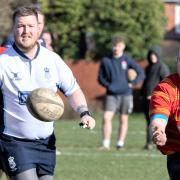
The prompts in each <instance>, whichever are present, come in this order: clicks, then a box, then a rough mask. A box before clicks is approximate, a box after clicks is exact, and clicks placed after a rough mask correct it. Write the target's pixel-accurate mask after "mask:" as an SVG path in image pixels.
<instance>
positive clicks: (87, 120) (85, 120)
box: [79, 115, 96, 129]
mask: <svg viewBox="0 0 180 180" xmlns="http://www.w3.org/2000/svg"><path fill="white" fill-rule="evenodd" d="M79 125H80V126H82V127H83V128H87V129H93V128H94V127H95V125H96V122H95V120H94V119H93V118H92V117H91V116H89V115H85V116H83V117H82V118H81V121H80V123H79Z"/></svg>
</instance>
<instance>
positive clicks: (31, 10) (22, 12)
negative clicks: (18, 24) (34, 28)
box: [12, 6, 38, 24]
mask: <svg viewBox="0 0 180 180" xmlns="http://www.w3.org/2000/svg"><path fill="white" fill-rule="evenodd" d="M31 15H33V16H35V17H36V19H37V21H38V14H37V10H36V8H35V7H32V6H21V7H18V8H17V9H15V11H14V13H13V16H12V20H13V24H14V23H15V20H16V18H17V17H22V16H31Z"/></svg>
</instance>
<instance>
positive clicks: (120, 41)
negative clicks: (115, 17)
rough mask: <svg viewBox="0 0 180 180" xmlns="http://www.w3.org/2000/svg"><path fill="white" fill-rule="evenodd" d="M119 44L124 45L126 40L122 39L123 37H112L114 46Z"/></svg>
mask: <svg viewBox="0 0 180 180" xmlns="http://www.w3.org/2000/svg"><path fill="white" fill-rule="evenodd" d="M118 43H124V44H125V39H124V37H122V36H117V35H115V36H113V37H112V44H113V45H116V44H118Z"/></svg>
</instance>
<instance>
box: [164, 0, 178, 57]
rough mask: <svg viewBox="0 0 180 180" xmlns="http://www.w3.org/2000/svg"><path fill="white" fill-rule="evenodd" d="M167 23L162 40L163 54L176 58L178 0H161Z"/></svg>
mask: <svg viewBox="0 0 180 180" xmlns="http://www.w3.org/2000/svg"><path fill="white" fill-rule="evenodd" d="M162 1H163V2H164V8H165V15H166V17H167V23H166V27H165V36H164V42H163V56H165V57H167V58H169V59H170V58H176V55H177V52H178V51H179V42H180V0H162Z"/></svg>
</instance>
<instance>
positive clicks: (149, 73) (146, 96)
mask: <svg viewBox="0 0 180 180" xmlns="http://www.w3.org/2000/svg"><path fill="white" fill-rule="evenodd" d="M147 60H148V66H147V67H146V70H145V77H146V78H145V80H144V84H143V87H142V96H143V109H144V115H145V118H146V144H145V146H144V149H146V150H150V149H152V147H153V146H152V140H151V136H150V132H149V124H150V118H149V103H150V99H151V95H152V91H153V90H154V88H155V86H156V85H157V84H158V83H159V82H160V81H161V80H163V79H164V78H165V77H166V76H167V75H169V74H170V70H169V68H168V67H167V66H166V64H165V63H163V62H162V61H161V49H160V47H159V46H154V47H152V48H151V49H149V51H148V54H147Z"/></svg>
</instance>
